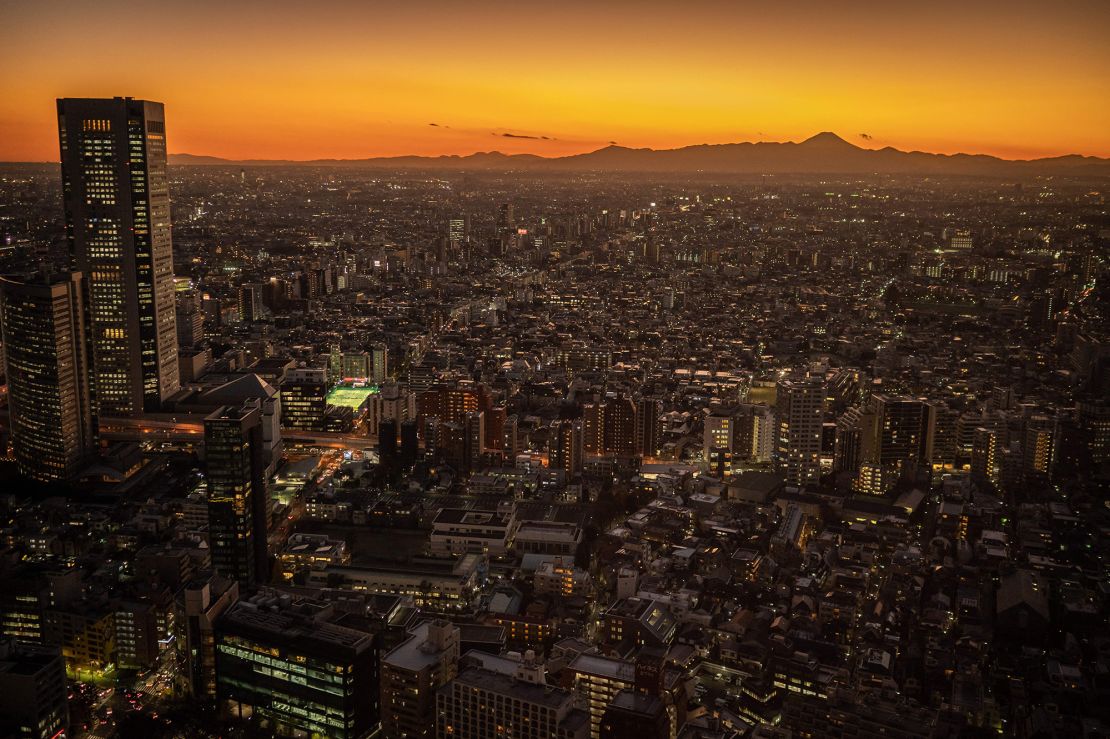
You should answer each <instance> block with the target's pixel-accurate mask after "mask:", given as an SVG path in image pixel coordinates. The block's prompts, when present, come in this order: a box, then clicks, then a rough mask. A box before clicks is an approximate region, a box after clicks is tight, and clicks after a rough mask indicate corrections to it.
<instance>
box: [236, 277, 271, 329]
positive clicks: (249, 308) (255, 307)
mask: <svg viewBox="0 0 1110 739" xmlns="http://www.w3.org/2000/svg"><path fill="white" fill-rule="evenodd" d="M263 289H265V285H253V284H249V283H248V284H243V285H240V286H239V320H240V321H242V322H243V323H254V322H255V321H257V320H260V319H261V318H262V291H263Z"/></svg>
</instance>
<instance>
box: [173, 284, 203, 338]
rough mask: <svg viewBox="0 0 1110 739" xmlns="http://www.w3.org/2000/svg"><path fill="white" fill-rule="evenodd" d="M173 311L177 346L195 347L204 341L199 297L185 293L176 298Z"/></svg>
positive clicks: (195, 294)
mask: <svg viewBox="0 0 1110 739" xmlns="http://www.w3.org/2000/svg"><path fill="white" fill-rule="evenodd" d="M174 311H175V313H176V314H177V317H176V319H175V320H176V321H177V343H178V345H179V346H184V347H188V346H196V345H197V344H199V343H200V342H201V341H203V340H204V313H203V312H202V311H201V309H200V296H199V295H198V294H197V293H187V294H185V295H183V296H178V298H177V301H176V303H175V307H174Z"/></svg>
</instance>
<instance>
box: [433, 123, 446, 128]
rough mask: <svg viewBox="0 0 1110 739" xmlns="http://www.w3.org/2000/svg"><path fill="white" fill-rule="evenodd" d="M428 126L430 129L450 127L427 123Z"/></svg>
mask: <svg viewBox="0 0 1110 739" xmlns="http://www.w3.org/2000/svg"><path fill="white" fill-rule="evenodd" d="M428 125H429V126H431V127H432V128H450V126H444V125H441V124H439V123H429V124H428Z"/></svg>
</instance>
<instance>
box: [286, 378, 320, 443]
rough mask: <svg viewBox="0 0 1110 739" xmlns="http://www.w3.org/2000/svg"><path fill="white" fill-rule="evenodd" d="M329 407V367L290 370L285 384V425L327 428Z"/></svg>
mask: <svg viewBox="0 0 1110 739" xmlns="http://www.w3.org/2000/svg"><path fill="white" fill-rule="evenodd" d="M327 411H328V381H327V371H326V370H323V369H314V368H310V369H295V370H290V371H289V372H288V373H287V374H286V376H285V381H284V382H283V383H282V384H281V425H282V426H283V427H285V428H288V429H300V430H303V431H323V430H324V426H325V424H326V423H327V420H326V418H325V416H326V415H327Z"/></svg>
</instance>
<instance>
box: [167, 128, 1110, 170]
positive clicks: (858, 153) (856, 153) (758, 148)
mask: <svg viewBox="0 0 1110 739" xmlns="http://www.w3.org/2000/svg"><path fill="white" fill-rule="evenodd" d="M170 164H175V165H215V164H222V165H232V166H234V165H244V166H246V165H264V164H270V165H276V164H285V165H298V164H299V165H325V164H329V165H343V166H352V165H361V166H372V167H382V168H404V169H460V170H505V171H509V170H528V171H536V172H542V171H552V172H572V171H582V172H590V171H596V172H643V173H649V172H658V173H675V174H678V173H691V174H693V173H716V174H861V175H863V174H918V175H978V176H1008V175H1015V174H1022V175H1077V174H1081V175H1092V176H1110V159H1104V158H1099V157H1089V156H1081V155H1078V154H1069V155H1064V156H1056V157H1046V158H1043V159H1028V160H1009V159H1000V158H998V157H995V156H991V155H988V154H932V153H929V152H923V151H902V150H900V149H895V148H893V147H891V146H886V147H883V148H881V149H865V148H862V147H859V146H856V145H855V144H853V143H851V142H849V141H845V140H844V139H843V138H841V137H840V136H838V135H836V134H835V133H832V132H829V131H825V132H822V133H819V134H816V135H815V136H811V137H810V138H808V139H805V140H804V141H801V142H793V141H786V142H769V141H760V142H740V143H735V144H695V145H693V146H684V147H682V148H679V149H648V148H643V149H633V148H630V147H627V146H619V145H616V144H610V145H609V146H606V147H604V148H601V149H598V150H596V151H591V152H586V153H584V154H573V155H570V156H564V157H541V156H537V155H535V154H504V153H502V152H499V151H487V152H478V153H475V154H469V155H466V156H460V155H443V156H436V157H425V156H415V155H413V156H396V157H372V158H367V159H315V160H311V161H291V160H259V159H251V160H241V161H240V160H228V159H220V158H218V157H209V156H196V155H193V154H171V155H170Z"/></svg>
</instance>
